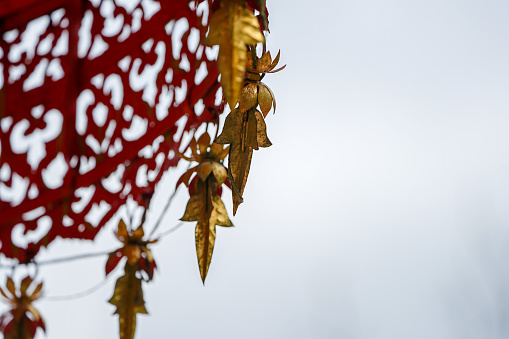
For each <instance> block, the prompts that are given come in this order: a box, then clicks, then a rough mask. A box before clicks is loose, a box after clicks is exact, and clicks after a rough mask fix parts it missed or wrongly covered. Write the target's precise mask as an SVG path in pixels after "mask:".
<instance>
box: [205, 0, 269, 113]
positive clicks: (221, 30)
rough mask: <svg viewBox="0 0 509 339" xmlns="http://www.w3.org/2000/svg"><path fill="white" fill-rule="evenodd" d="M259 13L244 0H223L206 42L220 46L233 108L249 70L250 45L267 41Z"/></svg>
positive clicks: (222, 71)
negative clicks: (247, 65) (247, 49)
mask: <svg viewBox="0 0 509 339" xmlns="http://www.w3.org/2000/svg"><path fill="white" fill-rule="evenodd" d="M264 40H265V39H264V36H263V34H262V32H261V30H260V25H259V23H258V19H257V18H256V16H255V15H254V14H253V13H252V12H251V11H249V10H247V9H246V8H245V7H244V1H241V0H223V1H221V7H220V8H219V10H217V11H216V12H214V13H212V15H211V17H210V30H209V34H208V36H207V37H206V39H205V41H204V43H205V44H207V45H219V55H218V57H217V63H218V69H219V73H220V74H221V85H222V86H223V93H224V96H225V97H226V101H227V102H228V105H229V106H230V108H231V109H233V108H234V107H235V105H236V103H237V101H238V98H239V96H240V91H241V87H242V83H243V79H244V71H245V69H246V45H253V44H256V43H259V42H263V41H264Z"/></svg>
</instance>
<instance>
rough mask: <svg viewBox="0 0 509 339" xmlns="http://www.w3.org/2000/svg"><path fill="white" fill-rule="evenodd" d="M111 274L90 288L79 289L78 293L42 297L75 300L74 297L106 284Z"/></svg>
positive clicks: (89, 292)
mask: <svg viewBox="0 0 509 339" xmlns="http://www.w3.org/2000/svg"><path fill="white" fill-rule="evenodd" d="M111 276H112V274H109V275H107V276H106V277H105V278H104V279H103V280H101V281H100V282H99V283H97V284H95V285H94V286H92V287H90V288H88V289H86V290H84V291H81V292H78V293H73V294H67V295H51V296H46V297H43V299H44V300H45V301H69V300H75V299H79V298H83V297H87V296H89V295H90V294H92V293H94V292H96V291H98V290H99V289H101V287H103V286H104V285H106V283H107V282H108V279H109V277H111Z"/></svg>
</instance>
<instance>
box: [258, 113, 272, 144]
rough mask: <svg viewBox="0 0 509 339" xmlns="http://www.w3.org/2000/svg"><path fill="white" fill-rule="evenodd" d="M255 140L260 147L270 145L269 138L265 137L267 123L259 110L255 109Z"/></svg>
mask: <svg viewBox="0 0 509 339" xmlns="http://www.w3.org/2000/svg"><path fill="white" fill-rule="evenodd" d="M255 114H256V122H257V125H256V141H257V142H258V146H260V147H269V146H272V143H271V142H270V140H269V138H268V137H267V125H266V124H265V120H264V119H263V116H262V114H261V113H260V112H258V111H256V113H255Z"/></svg>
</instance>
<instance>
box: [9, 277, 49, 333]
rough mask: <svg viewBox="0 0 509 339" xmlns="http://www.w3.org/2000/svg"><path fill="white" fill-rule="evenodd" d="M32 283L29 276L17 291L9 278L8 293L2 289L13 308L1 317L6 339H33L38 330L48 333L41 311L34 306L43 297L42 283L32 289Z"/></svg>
mask: <svg viewBox="0 0 509 339" xmlns="http://www.w3.org/2000/svg"><path fill="white" fill-rule="evenodd" d="M32 282H33V280H32V278H31V277H29V276H28V277H26V278H24V279H23V280H22V281H21V285H20V288H19V289H18V290H16V287H15V285H14V282H13V281H12V279H11V278H10V277H8V278H7V283H6V287H7V291H4V290H3V289H1V288H0V293H1V294H2V296H3V298H4V301H5V302H6V303H8V304H9V305H10V306H11V308H10V310H8V311H7V312H5V313H4V314H2V316H0V332H1V333H3V335H4V338H5V339H32V338H33V337H34V336H35V333H36V332H37V328H41V329H42V330H43V331H46V327H45V325H44V320H43V319H42V317H41V315H40V314H39V311H37V309H36V308H35V307H34V306H32V302H34V301H36V300H37V299H39V298H40V297H41V295H42V283H40V284H38V285H37V286H35V288H33V289H31V288H30V285H32ZM29 289H30V292H28V290H29Z"/></svg>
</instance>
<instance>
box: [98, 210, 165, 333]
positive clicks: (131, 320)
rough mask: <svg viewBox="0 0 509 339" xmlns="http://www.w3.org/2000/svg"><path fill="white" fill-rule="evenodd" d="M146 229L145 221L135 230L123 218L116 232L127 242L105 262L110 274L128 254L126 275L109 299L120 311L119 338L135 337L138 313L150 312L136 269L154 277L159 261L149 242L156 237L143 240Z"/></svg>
mask: <svg viewBox="0 0 509 339" xmlns="http://www.w3.org/2000/svg"><path fill="white" fill-rule="evenodd" d="M144 235H145V232H144V231H143V222H142V224H141V225H140V226H139V227H138V228H137V229H136V230H134V231H128V230H127V227H126V224H125V223H124V221H123V220H120V222H119V224H118V228H117V231H116V232H115V236H116V237H117V239H118V240H119V241H120V242H122V243H123V244H124V246H123V247H121V248H119V249H118V250H116V251H113V252H111V253H110V255H109V257H108V261H107V262H106V275H108V274H109V273H110V272H111V271H112V270H113V269H114V268H115V267H116V266H117V265H118V263H119V262H120V260H121V259H122V258H124V257H126V258H127V261H126V264H125V267H124V275H123V276H121V277H120V278H118V280H117V282H116V284H115V290H114V292H113V296H112V297H111V299H110V300H109V301H108V302H109V303H110V304H112V305H114V306H116V307H117V309H116V311H115V313H116V314H118V315H119V317H118V319H119V333H120V339H133V338H134V333H135V331H136V315H137V314H138V313H140V314H148V312H147V309H146V308H145V301H144V300H143V290H142V286H141V285H142V278H141V276H138V275H137V274H136V273H137V272H145V273H146V275H147V277H148V278H147V279H146V281H150V280H152V278H153V275H154V270H155V268H156V263H155V261H154V257H153V256H152V252H151V251H150V250H149V249H148V248H147V245H148V244H153V243H155V242H157V239H156V240H152V241H147V240H143V237H144Z"/></svg>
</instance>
